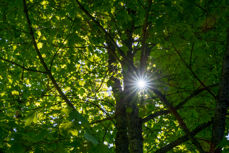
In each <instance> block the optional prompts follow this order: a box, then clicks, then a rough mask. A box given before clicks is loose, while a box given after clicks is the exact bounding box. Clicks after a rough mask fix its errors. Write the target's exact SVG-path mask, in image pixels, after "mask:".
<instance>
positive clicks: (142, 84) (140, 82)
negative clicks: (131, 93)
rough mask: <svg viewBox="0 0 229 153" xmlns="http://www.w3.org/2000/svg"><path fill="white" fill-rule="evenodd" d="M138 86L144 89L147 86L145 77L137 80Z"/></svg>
mask: <svg viewBox="0 0 229 153" xmlns="http://www.w3.org/2000/svg"><path fill="white" fill-rule="evenodd" d="M137 87H138V88H139V89H144V88H146V81H145V80H143V79H140V80H137Z"/></svg>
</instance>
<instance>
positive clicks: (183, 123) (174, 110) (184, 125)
mask: <svg viewBox="0 0 229 153" xmlns="http://www.w3.org/2000/svg"><path fill="white" fill-rule="evenodd" d="M152 90H153V92H154V93H155V94H156V95H157V96H158V98H159V99H160V100H161V101H162V102H163V103H164V104H165V105H166V106H167V108H168V110H169V111H170V112H171V114H173V115H174V116H175V118H176V120H177V121H178V123H179V125H180V126H181V128H182V129H183V131H184V132H185V133H186V134H187V135H188V137H189V138H190V139H191V141H192V143H193V144H194V145H195V146H196V147H197V149H198V150H199V152H200V153H205V151H204V150H203V149H202V147H201V145H200V143H199V142H198V141H197V140H196V139H195V138H194V136H193V135H192V134H191V132H190V130H189V129H188V127H187V125H186V124H185V122H184V120H183V119H182V117H181V116H180V114H179V113H178V112H177V110H176V109H175V107H173V106H172V104H170V102H169V101H168V100H167V99H166V97H165V96H164V95H163V94H162V93H161V92H160V91H159V90H157V89H155V88H152Z"/></svg>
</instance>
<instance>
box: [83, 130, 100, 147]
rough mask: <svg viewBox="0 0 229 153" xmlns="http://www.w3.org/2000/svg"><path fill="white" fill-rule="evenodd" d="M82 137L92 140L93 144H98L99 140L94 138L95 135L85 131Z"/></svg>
mask: <svg viewBox="0 0 229 153" xmlns="http://www.w3.org/2000/svg"><path fill="white" fill-rule="evenodd" d="M84 137H85V138H86V139H87V140H88V141H90V142H92V143H93V144H94V145H97V144H99V142H98V141H97V140H96V139H95V137H94V136H92V135H91V134H89V133H87V132H86V133H85V134H84Z"/></svg>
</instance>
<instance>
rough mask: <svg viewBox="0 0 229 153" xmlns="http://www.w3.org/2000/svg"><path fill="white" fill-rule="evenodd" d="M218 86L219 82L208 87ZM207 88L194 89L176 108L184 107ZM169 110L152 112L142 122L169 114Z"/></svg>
mask: <svg viewBox="0 0 229 153" xmlns="http://www.w3.org/2000/svg"><path fill="white" fill-rule="evenodd" d="M216 86H218V84H212V85H210V86H207V88H212V87H216ZM205 90H206V88H201V89H197V90H195V91H193V92H192V93H191V94H190V95H189V96H188V97H186V98H185V99H184V100H183V101H181V102H180V103H179V104H178V105H176V106H175V109H177V110H178V109H180V108H182V106H183V105H184V104H186V103H187V102H188V101H189V100H190V99H192V98H193V97H195V96H197V95H199V94H200V93H202V92H203V91H205ZM168 113H169V111H168V110H161V111H157V112H155V113H153V114H150V115H149V116H147V117H145V118H143V119H142V122H143V123H145V122H148V121H149V120H151V119H153V118H155V117H157V116H160V115H166V114H168Z"/></svg>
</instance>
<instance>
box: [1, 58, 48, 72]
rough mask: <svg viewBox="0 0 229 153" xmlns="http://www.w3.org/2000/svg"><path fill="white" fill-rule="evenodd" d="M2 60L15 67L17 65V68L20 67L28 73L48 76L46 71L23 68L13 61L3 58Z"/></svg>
mask: <svg viewBox="0 0 229 153" xmlns="http://www.w3.org/2000/svg"><path fill="white" fill-rule="evenodd" d="M0 59H1V60H3V61H5V62H8V63H11V64H13V65H16V66H18V67H20V68H22V69H24V70H26V71H31V72H39V73H44V74H47V72H45V71H39V70H36V69H31V68H27V67H25V66H23V65H20V64H18V63H16V62H13V61H10V60H8V59H4V58H2V57H0Z"/></svg>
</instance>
